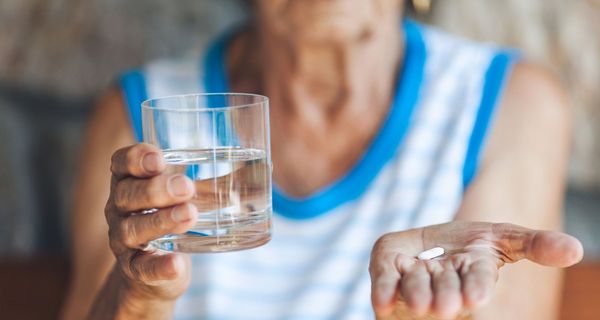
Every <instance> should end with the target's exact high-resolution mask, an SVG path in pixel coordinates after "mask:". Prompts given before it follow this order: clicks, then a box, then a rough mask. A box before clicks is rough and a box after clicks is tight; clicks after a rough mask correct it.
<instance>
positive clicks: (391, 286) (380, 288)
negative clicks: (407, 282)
mask: <svg viewBox="0 0 600 320" xmlns="http://www.w3.org/2000/svg"><path fill="white" fill-rule="evenodd" d="M374 253H375V254H374V256H373V258H372V259H371V264H370V265H369V273H370V275H371V302H372V303H373V309H374V310H375V314H376V315H377V316H378V317H387V316H389V315H390V314H391V313H392V312H393V311H394V305H395V303H396V301H397V300H398V290H399V281H400V272H399V269H398V268H397V267H396V265H397V263H400V264H403V263H407V264H408V263H412V260H413V259H412V258H410V257H407V256H404V255H402V254H398V253H391V252H385V253H382V252H377V251H374ZM375 255H376V256H375ZM397 261H399V262H397Z"/></svg>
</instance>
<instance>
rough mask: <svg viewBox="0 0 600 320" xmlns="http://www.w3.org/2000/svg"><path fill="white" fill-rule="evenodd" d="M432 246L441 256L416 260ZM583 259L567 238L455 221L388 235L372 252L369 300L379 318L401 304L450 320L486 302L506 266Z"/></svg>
mask: <svg viewBox="0 0 600 320" xmlns="http://www.w3.org/2000/svg"><path fill="white" fill-rule="evenodd" d="M434 247H442V248H444V249H445V254H444V255H443V256H441V257H439V258H435V259H433V260H419V259H417V258H416V257H417V255H418V254H419V253H421V252H422V251H425V250H428V249H431V248H434ZM582 257H583V248H582V246H581V243H580V242H579V241H578V240H577V239H575V238H574V237H572V236H569V235H567V234H564V233H560V232H555V231H539V230H531V229H527V228H524V227H520V226H517V225H513V224H506V223H486V222H468V221H455V222H450V223H446V224H441V225H434V226H429V227H425V228H419V229H412V230H408V231H403V232H395V233H389V234H386V235H384V236H382V237H381V238H380V239H379V240H378V241H377V242H376V243H375V246H374V247H373V251H372V253H371V263H370V266H369V272H370V274H371V299H372V303H373V308H374V310H375V313H376V314H377V316H379V317H386V316H389V315H390V314H392V312H393V311H394V307H395V305H396V302H397V301H398V300H403V301H404V302H405V303H406V305H407V306H408V308H409V309H410V310H412V311H413V312H414V313H415V314H416V315H419V316H422V315H427V314H433V315H435V316H437V317H440V318H453V317H455V316H456V315H457V314H458V313H459V312H460V311H461V310H463V309H474V308H477V307H479V306H481V305H483V304H484V303H485V302H486V301H488V300H489V299H490V298H491V296H492V291H493V288H494V285H495V283H496V280H497V279H498V270H499V269H500V267H502V266H503V265H504V264H506V263H514V262H517V261H519V260H521V259H527V260H530V261H532V262H535V263H538V264H540V265H544V266H551V267H568V266H571V265H573V264H575V263H577V262H579V261H580V260H581V258H582ZM540 285H543V284H540Z"/></svg>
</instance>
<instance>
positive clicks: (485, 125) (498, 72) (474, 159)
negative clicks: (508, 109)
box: [463, 51, 518, 190]
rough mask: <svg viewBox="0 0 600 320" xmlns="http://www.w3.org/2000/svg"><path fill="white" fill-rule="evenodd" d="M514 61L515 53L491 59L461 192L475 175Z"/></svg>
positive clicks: (505, 52) (508, 52)
mask: <svg viewBox="0 0 600 320" xmlns="http://www.w3.org/2000/svg"><path fill="white" fill-rule="evenodd" d="M516 60H518V54H517V53H515V52H510V51H501V52H498V53H496V54H495V56H494V57H493V58H492V60H491V62H490V64H489V66H488V69H487V71H486V73H485V77H484V83H483V90H482V95H481V102H480V103H479V107H478V109H477V115H476V116H475V122H474V124H473V130H472V131H471V136H470V138H469V144H468V147H467V154H466V157H465V162H464V167H463V190H466V189H467V188H468V187H469V185H470V184H471V181H472V180H473V178H474V177H475V175H476V174H477V170H478V168H479V162H480V158H481V152H482V151H483V147H484V144H485V142H486V138H487V135H488V133H489V131H491V130H490V129H489V128H490V127H491V126H492V122H493V121H492V118H493V116H494V114H495V110H496V108H497V106H498V103H499V101H500V97H501V96H502V93H503V91H504V87H505V85H506V83H507V82H508V80H509V78H510V77H509V76H510V73H511V70H512V67H513V66H514V64H515V62H516Z"/></svg>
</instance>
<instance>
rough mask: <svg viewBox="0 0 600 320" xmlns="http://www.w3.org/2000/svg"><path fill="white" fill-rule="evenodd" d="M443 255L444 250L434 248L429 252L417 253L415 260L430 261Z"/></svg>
mask: <svg viewBox="0 0 600 320" xmlns="http://www.w3.org/2000/svg"><path fill="white" fill-rule="evenodd" d="M443 254H444V248H442V247H435V248H431V249H429V250H425V251H423V252H421V253H419V255H418V256H417V258H418V259H419V260H431V259H433V258H437V257H439V256H441V255H443Z"/></svg>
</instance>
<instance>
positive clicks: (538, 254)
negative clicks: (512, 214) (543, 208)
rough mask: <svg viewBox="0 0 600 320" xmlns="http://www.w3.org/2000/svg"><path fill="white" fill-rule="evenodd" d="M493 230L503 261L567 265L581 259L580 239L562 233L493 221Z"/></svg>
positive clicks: (552, 265)
mask: <svg viewBox="0 0 600 320" xmlns="http://www.w3.org/2000/svg"><path fill="white" fill-rule="evenodd" d="M492 233H493V236H494V242H495V244H496V246H497V248H498V250H499V251H500V253H501V254H502V257H501V258H502V259H503V261H504V262H516V261H518V260H521V259H528V260H531V261H533V262H535V263H539V264H541V265H545V266H550V267H568V266H571V265H573V264H575V263H577V262H579V261H581V259H582V258H583V247H582V245H581V242H579V240H577V239H576V238H574V237H572V236H570V235H567V234H564V233H561V232H555V231H537V230H531V229H527V228H524V227H520V226H517V225H513V224H508V223H496V224H493V225H492Z"/></svg>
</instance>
